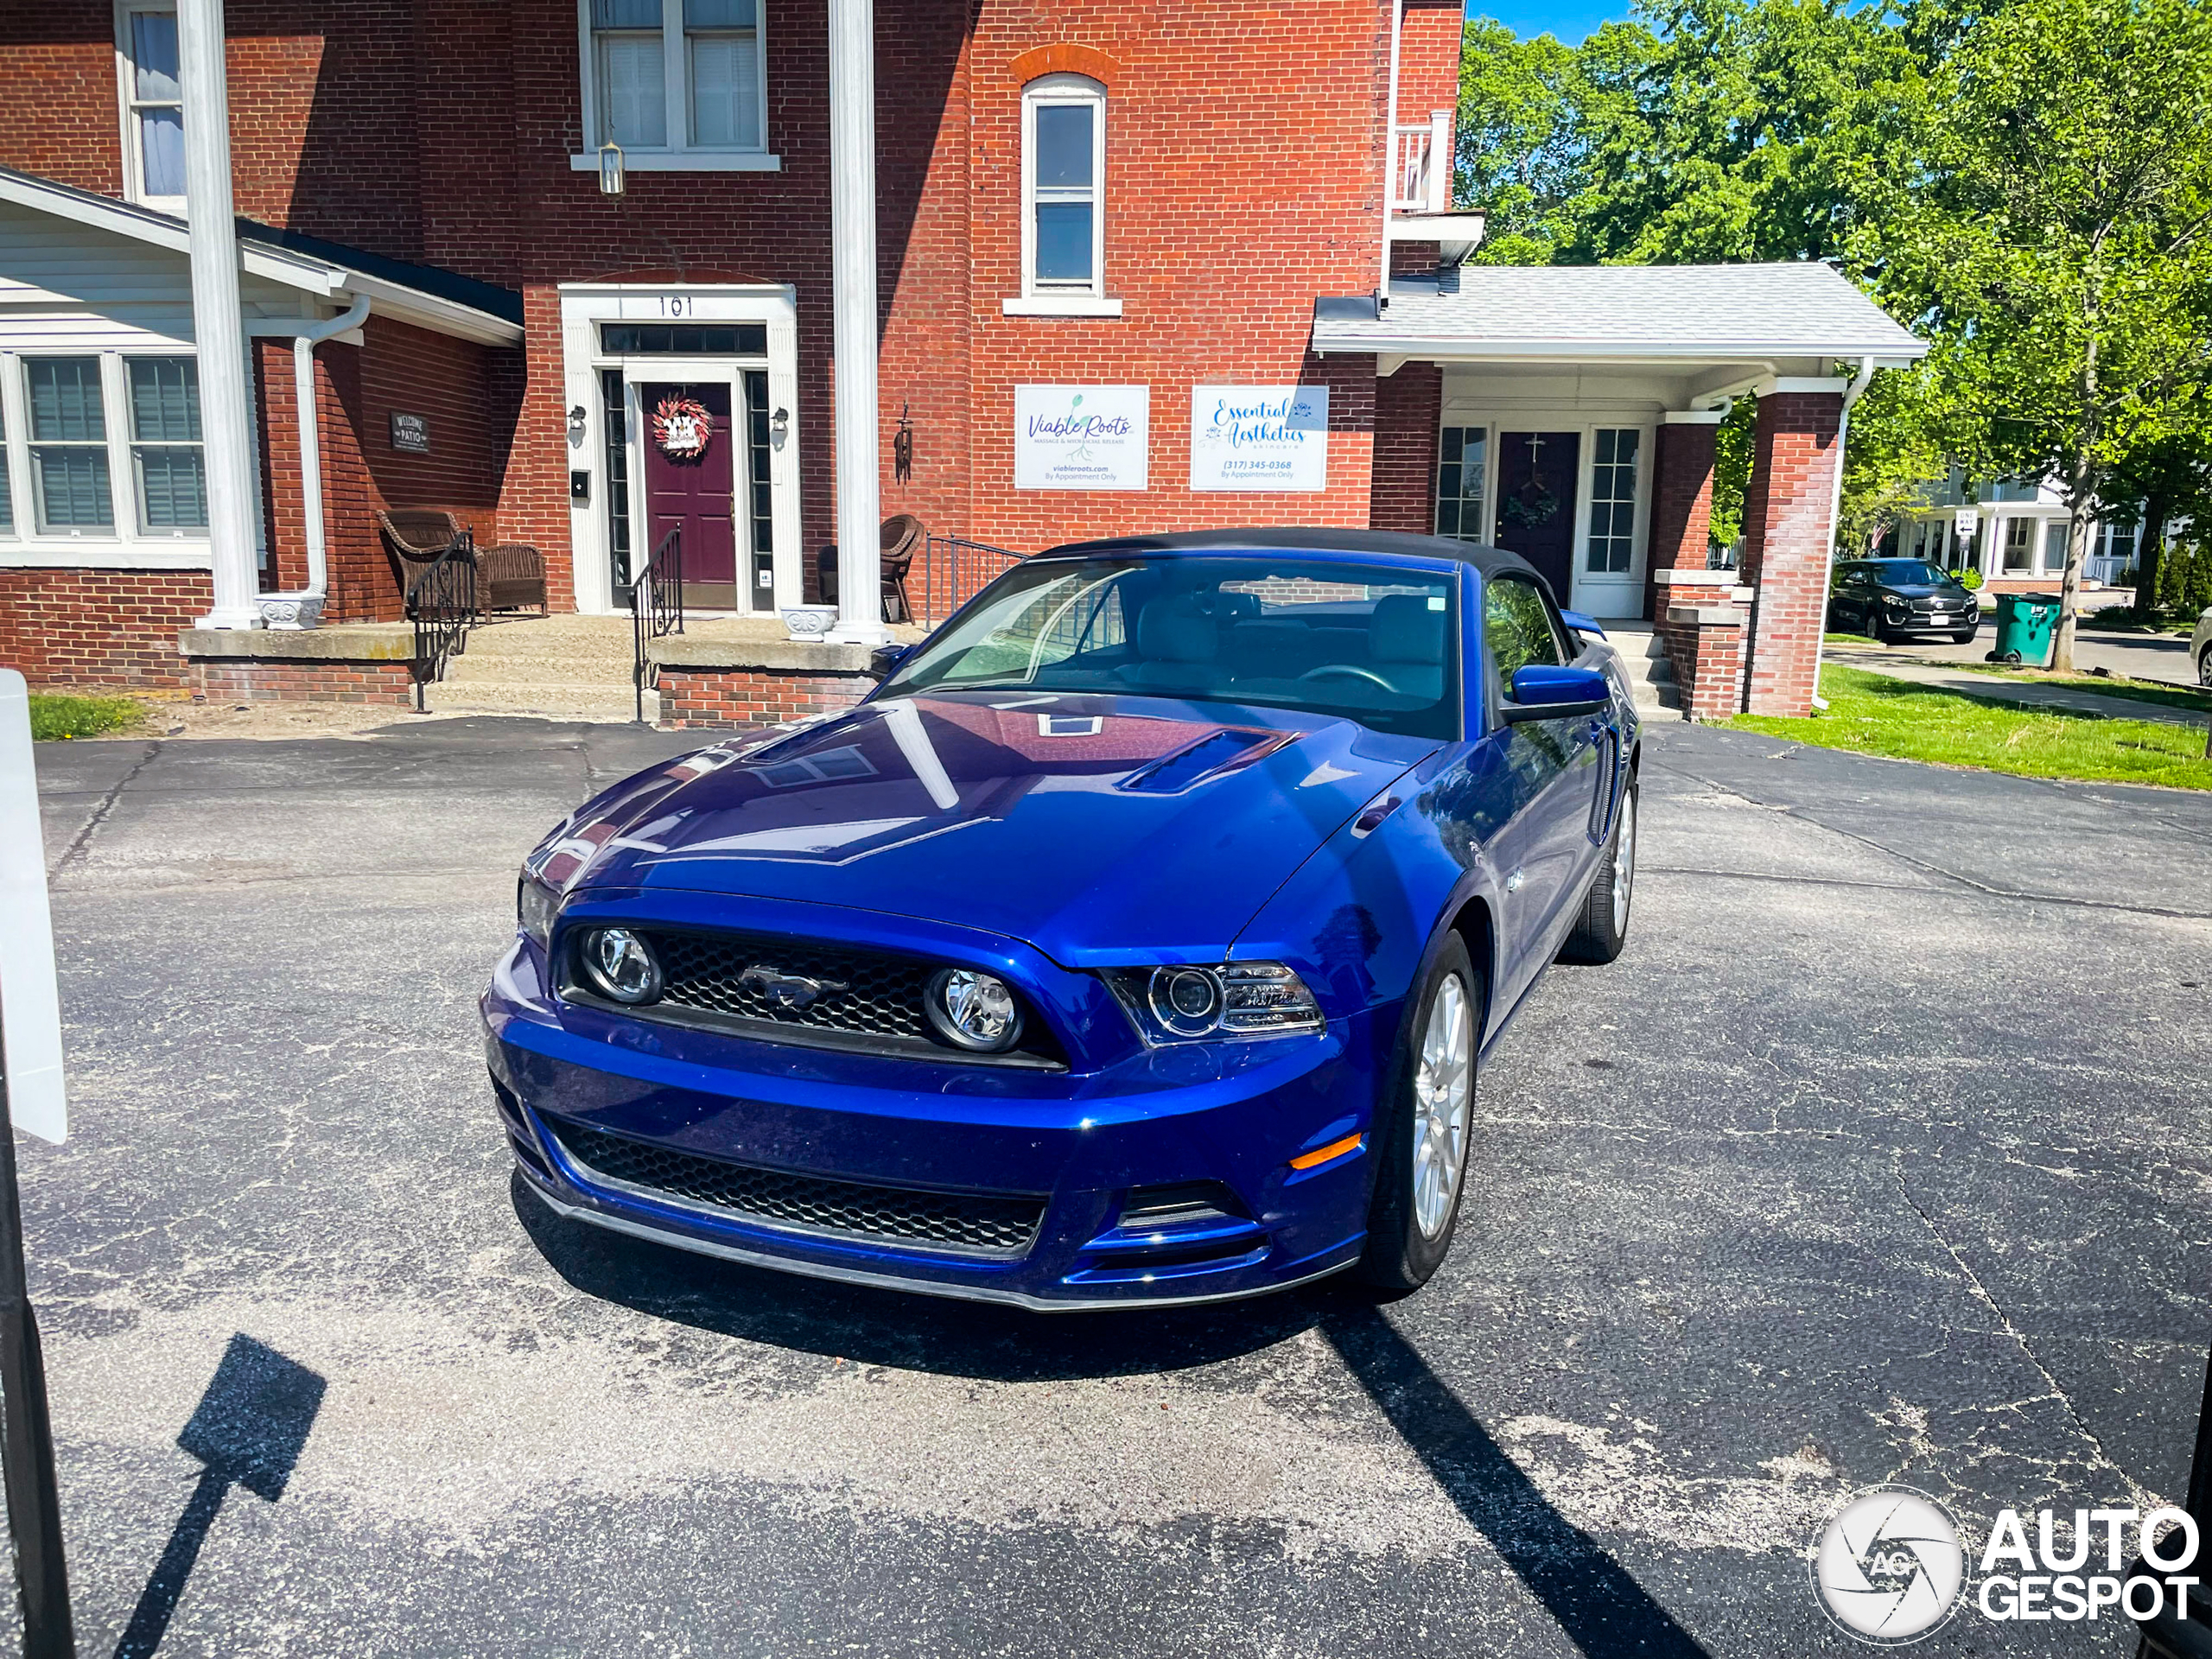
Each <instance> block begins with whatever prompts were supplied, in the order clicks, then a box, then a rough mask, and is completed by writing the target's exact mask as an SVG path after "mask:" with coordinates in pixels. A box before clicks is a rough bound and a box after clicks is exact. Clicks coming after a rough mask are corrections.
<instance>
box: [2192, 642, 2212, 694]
mask: <svg viewBox="0 0 2212 1659" xmlns="http://www.w3.org/2000/svg"><path fill="white" fill-rule="evenodd" d="M2196 683H2198V684H2199V685H2212V645H2207V646H2205V647H2204V649H2203V650H2202V651H2200V652H2197V653H2196Z"/></svg>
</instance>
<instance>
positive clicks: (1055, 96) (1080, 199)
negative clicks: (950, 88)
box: [1021, 75, 1106, 297]
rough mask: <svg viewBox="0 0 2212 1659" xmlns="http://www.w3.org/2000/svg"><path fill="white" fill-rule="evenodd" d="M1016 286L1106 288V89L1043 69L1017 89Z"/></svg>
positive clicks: (1097, 292) (1033, 290)
mask: <svg viewBox="0 0 2212 1659" xmlns="http://www.w3.org/2000/svg"><path fill="white" fill-rule="evenodd" d="M1021 194H1022V203H1021V251H1022V262H1021V264H1022V272H1021V277H1022V281H1021V287H1022V292H1023V293H1024V294H1026V295H1032V296H1038V295H1055V294H1058V295H1068V296H1077V297H1080V296H1103V295H1104V293H1105V291H1106V287H1105V280H1104V265H1105V256H1106V89H1105V88H1104V87H1103V86H1100V85H1099V84H1098V83H1097V82H1096V81H1095V80H1091V79H1088V78H1086V77H1084V76H1082V75H1047V76H1046V77H1045V78H1044V79H1042V80H1039V81H1034V82H1033V83H1031V85H1030V86H1028V87H1027V88H1026V89H1025V90H1024V91H1023V92H1022V95H1021Z"/></svg>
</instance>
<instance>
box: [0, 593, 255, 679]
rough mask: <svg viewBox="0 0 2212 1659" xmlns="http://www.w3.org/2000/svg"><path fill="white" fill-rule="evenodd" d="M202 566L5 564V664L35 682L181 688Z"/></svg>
mask: <svg viewBox="0 0 2212 1659" xmlns="http://www.w3.org/2000/svg"><path fill="white" fill-rule="evenodd" d="M213 603H214V588H213V583H212V581H211V579H210V577H209V576H208V574H207V572H206V571H205V570H87V569H0V663H5V664H7V665H8V666H9V667H10V668H13V669H16V670H17V671H20V672H21V673H22V676H23V677H24V678H25V679H27V680H29V681H30V682H32V683H34V684H39V683H48V684H54V685H88V686H92V685H117V686H132V685H137V686H181V685H183V684H184V683H186V676H185V665H184V659H183V658H181V657H179V656H178V655H177V654H176V637H177V635H178V633H179V632H181V631H182V630H184V629H186V628H188V627H190V626H192V623H193V620H194V618H196V617H200V616H204V615H206V614H207V609H208V607H210V606H211V605H213Z"/></svg>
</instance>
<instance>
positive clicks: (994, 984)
mask: <svg viewBox="0 0 2212 1659" xmlns="http://www.w3.org/2000/svg"><path fill="white" fill-rule="evenodd" d="M922 1012H923V1013H925V1014H927V1015H928V1016H929V1021H930V1024H931V1025H932V1026H934V1027H937V1033H938V1036H940V1037H942V1038H944V1040H945V1041H946V1042H948V1043H950V1044H951V1045H952V1046H954V1047H956V1048H964V1049H968V1050H970V1051H972V1052H976V1053H978V1054H998V1053H1002V1052H1005V1051H1006V1050H1007V1049H1009V1048H1012V1047H1013V1046H1014V1044H1015V1043H1016V1042H1018V1041H1020V1038H1021V1008H1020V1004H1018V1003H1016V1002H1015V1001H1014V993H1013V992H1012V991H1011V990H1009V989H1008V988H1007V983H1006V982H1005V981H1004V980H1002V979H999V978H997V977H995V976H993V975H990V974H982V973H977V972H976V970H975V969H972V968H948V969H944V970H943V971H942V972H940V973H938V974H936V975H933V976H931V980H930V982H929V987H928V988H927V989H926V990H925V992H924V993H923V995H922Z"/></svg>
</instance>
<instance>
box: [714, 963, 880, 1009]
mask: <svg viewBox="0 0 2212 1659" xmlns="http://www.w3.org/2000/svg"><path fill="white" fill-rule="evenodd" d="M737 982H738V983H739V984H741V985H743V986H745V987H747V988H748V989H751V990H756V991H758V992H760V995H763V996H765V997H766V998H767V999H768V1004H769V1006H770V1007H774V1008H779V1009H782V1010H784V1011H785V1012H787V1013H791V1014H804V1013H805V1012H806V1011H807V1010H808V1009H809V1008H810V1007H813V1006H814V1005H815V1004H816V1003H817V1002H819V1001H821V1000H822V999H823V997H825V996H835V995H837V994H838V993H839V992H840V991H849V990H850V989H852V987H851V986H850V985H849V984H847V983H846V982H844V981H843V980H841V979H810V978H808V977H807V976H805V975H804V974H786V973H780V972H779V971H778V970H777V969H773V968H769V967H766V966H762V965H760V964H759V963H756V964H754V965H753V967H750V968H748V969H746V970H745V971H744V972H743V973H741V974H740V975H739V976H737Z"/></svg>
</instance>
